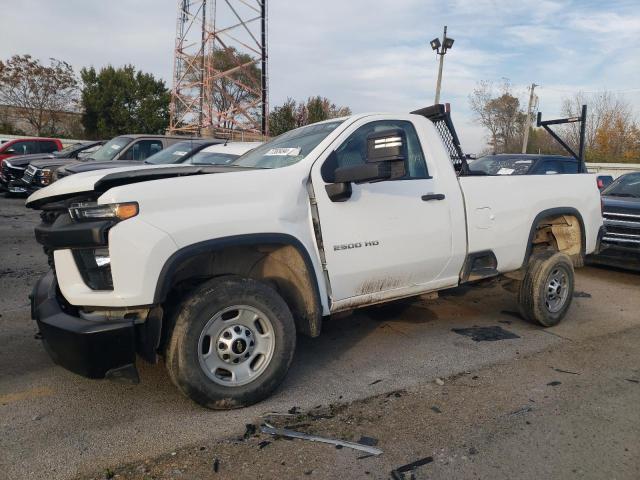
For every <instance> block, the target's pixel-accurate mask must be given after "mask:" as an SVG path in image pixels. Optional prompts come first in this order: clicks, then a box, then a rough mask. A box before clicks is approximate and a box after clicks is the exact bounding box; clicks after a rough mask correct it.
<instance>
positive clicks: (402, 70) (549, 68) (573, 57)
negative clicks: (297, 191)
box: [0, 0, 640, 152]
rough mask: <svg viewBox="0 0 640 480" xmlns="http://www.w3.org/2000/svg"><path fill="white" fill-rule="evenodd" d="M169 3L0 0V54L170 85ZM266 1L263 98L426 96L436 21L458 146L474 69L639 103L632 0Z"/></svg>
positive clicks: (362, 104) (522, 84)
mask: <svg viewBox="0 0 640 480" xmlns="http://www.w3.org/2000/svg"><path fill="white" fill-rule="evenodd" d="M218 1H219V2H220V3H221V4H222V3H223V2H222V0H218ZM177 3H178V2H177V1H176V0H109V1H102V0H101V1H98V0H93V1H91V0H56V1H52V0H21V1H20V2H18V3H16V2H15V1H13V0H11V1H10V0H0V19H1V20H0V24H1V25H2V27H1V28H0V58H3V59H6V58H8V57H10V56H11V55H13V54H26V53H29V54H31V55H33V56H34V57H37V58H40V59H42V60H45V61H46V60H47V59H48V58H49V57H54V58H57V59H61V60H65V61H67V62H69V63H71V64H72V65H73V66H74V67H75V68H77V69H80V68H81V67H83V66H89V65H93V66H95V67H96V68H99V67H101V66H104V65H107V64H112V65H114V66H121V65H124V64H133V65H135V66H136V67H137V68H139V69H141V70H144V71H147V72H151V73H153V74H155V75H156V76H159V77H161V78H162V79H164V80H165V81H166V82H167V85H168V86H171V83H172V80H171V77H172V68H173V48H174V42H175V28H176V14H177ZM268 10H269V26H268V29H269V62H270V63H269V88H270V104H271V106H272V107H273V106H275V105H279V104H281V103H282V102H283V101H284V100H285V99H286V98H287V97H292V98H295V99H298V100H302V99H305V98H307V97H309V96H312V95H322V96H326V97H328V98H330V99H331V100H332V101H333V102H334V103H336V104H338V105H344V106H349V107H350V108H351V109H352V111H353V112H354V113H361V112H379V111H383V112H407V111H410V110H414V109H417V108H421V107H423V106H426V105H430V104H432V103H433V100H434V93H435V84H436V77H437V70H438V59H437V56H436V55H435V54H434V52H432V51H431V48H430V46H429V41H430V40H431V39H433V38H435V37H441V36H442V28H443V26H444V25H447V26H448V35H449V36H450V37H452V38H453V39H455V43H454V46H453V49H451V50H450V51H449V52H448V53H447V55H446V56H445V66H444V75H443V87H442V99H441V100H442V101H443V102H449V103H451V108H452V115H453V120H454V122H455V123H456V126H457V130H458V134H459V136H460V138H461V141H462V143H463V147H464V149H465V151H467V152H479V151H481V150H482V149H483V148H484V147H485V144H486V141H485V140H486V139H485V132H484V131H483V130H482V128H481V127H480V126H479V125H478V124H477V122H476V121H475V120H474V118H473V115H472V113H471V111H470V109H469V100H468V97H469V94H470V93H471V92H472V91H473V89H474V87H475V86H476V85H477V83H478V82H479V81H482V80H484V81H491V82H493V83H495V84H496V85H500V84H501V83H502V82H503V81H504V79H508V80H509V82H510V83H511V84H512V86H513V89H514V91H515V93H516V94H517V95H518V96H519V98H520V99H521V101H522V102H523V103H526V101H527V99H528V93H527V88H528V85H530V84H531V83H532V82H535V83H536V84H538V85H540V86H539V87H537V89H536V93H537V94H538V96H539V108H540V110H541V111H542V112H543V116H544V118H554V117H558V116H560V114H561V111H560V109H561V104H562V99H563V98H565V97H568V96H571V95H572V94H574V93H576V92H578V91H583V92H599V91H602V90H609V91H612V92H614V93H616V94H617V95H619V96H622V97H623V98H624V99H626V100H628V101H629V102H630V103H631V104H632V105H633V107H634V109H635V111H636V113H640V1H638V0H610V1H607V2H602V1H581V0H517V1H516V0H507V1H503V0H440V1H432V0H375V1H374V0H348V1H347V0H322V1H314V2H312V1H309V0H270V1H269V2H268Z"/></svg>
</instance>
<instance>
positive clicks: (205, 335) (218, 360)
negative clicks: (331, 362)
mask: <svg viewBox="0 0 640 480" xmlns="http://www.w3.org/2000/svg"><path fill="white" fill-rule="evenodd" d="M295 346H296V328H295V323H294V320H293V317H292V316H291V312H290V311H289V308H288V307H287V304H286V303H285V302H284V300H283V299H282V297H280V295H278V293H277V292H276V291H275V290H274V289H273V288H271V287H270V286H268V285H266V284H264V283H261V282H258V281H256V280H251V279H246V278H238V277H222V278H218V279H213V280H211V281H209V282H206V283H205V284H203V285H201V286H200V287H199V288H197V289H196V290H195V291H193V292H192V293H191V294H190V295H189V296H188V297H187V298H186V299H185V300H184V301H183V303H182V305H181V307H180V308H179V309H178V313H177V315H176V318H175V325H174V328H173V331H172V333H171V337H170V338H169V341H168V345H167V350H166V357H165V362H166V367H167V370H168V372H169V377H170V378H171V380H172V381H173V383H174V384H175V385H176V386H177V387H178V389H180V391H181V392H182V393H184V394H185V395H186V396H187V397H189V398H191V399H192V400H193V401H195V402H196V403H199V404H200V405H202V406H204V407H207V408H211V409H216V410H226V409H231V408H239V407H244V406H247V405H251V404H253V403H256V402H259V401H261V400H263V399H265V398H267V397H268V396H269V395H271V394H272V393H273V391H274V390H275V389H276V388H277V387H278V385H280V383H281V382H282V380H283V379H284V377H285V376H286V374H287V371H288V369H289V365H290V364H291V361H292V359H293V354H294V351H295Z"/></svg>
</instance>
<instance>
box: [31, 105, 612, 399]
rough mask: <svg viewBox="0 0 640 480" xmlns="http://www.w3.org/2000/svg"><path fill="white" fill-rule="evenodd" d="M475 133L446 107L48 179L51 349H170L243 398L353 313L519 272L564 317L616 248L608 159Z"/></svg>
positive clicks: (46, 289)
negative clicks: (573, 170) (582, 276)
mask: <svg viewBox="0 0 640 480" xmlns="http://www.w3.org/2000/svg"><path fill="white" fill-rule="evenodd" d="M457 138H458V137H457V135H456V134H455V131H454V130H453V124H452V123H451V119H450V116H449V114H448V111H447V110H446V108H445V106H444V105H434V106H432V107H428V108H424V109H421V110H417V111H416V112H413V113H412V114H398V115H393V114H367V115H353V116H350V117H346V118H342V119H334V120H327V121H324V122H321V123H316V124H313V125H308V126H305V127H301V128H299V129H296V130H292V131H290V132H287V133H285V134H283V135H281V136H279V137H277V138H275V139H273V140H272V141H270V142H267V143H265V144H263V145H261V146H259V147H257V148H255V149H253V150H252V151H250V152H248V153H246V154H245V155H242V156H241V157H239V158H237V159H236V160H234V161H233V162H231V163H230V164H228V165H224V166H220V165H213V166H201V165H187V166H182V165H181V166H174V167H170V168H151V169H144V170H143V169H137V170H135V171H124V172H109V171H105V172H98V171H95V172H89V173H85V174H82V175H75V176H71V177H68V178H64V179H62V180H60V181H58V182H55V183H53V184H52V185H50V186H49V187H47V188H44V189H42V190H39V191H38V192H35V193H34V194H32V195H31V196H30V197H29V199H28V200H27V206H28V207H30V208H34V209H37V210H42V211H43V215H42V219H43V221H42V223H41V224H40V225H39V226H38V227H36V230H35V234H36V239H37V240H38V242H40V243H41V244H42V245H43V246H44V247H45V251H47V252H48V253H49V255H50V258H51V259H52V260H51V261H52V263H53V264H54V265H55V269H53V270H52V271H50V272H49V273H47V274H46V275H45V276H44V277H43V278H42V279H40V280H39V281H38V283H37V285H36V286H35V288H34V290H33V294H32V312H33V314H32V315H33V317H34V319H36V321H37V324H38V326H39V329H40V332H41V334H42V335H41V336H42V339H43V341H44V343H45V346H46V349H47V351H48V352H49V353H50V354H51V356H52V358H53V359H54V361H55V362H56V363H58V364H59V365H62V366H63V367H65V368H67V369H69V370H71V371H73V372H76V373H78V374H80V375H84V376H87V377H91V378H104V377H107V378H114V377H118V378H121V379H122V378H129V379H132V380H136V379H137V378H138V376H137V370H136V367H135V362H136V354H138V355H139V356H140V357H141V358H144V359H146V360H147V361H150V362H156V361H158V359H159V357H160V356H163V357H164V363H165V365H166V367H167V369H168V371H169V377H170V378H171V380H172V381H173V382H174V384H175V385H176V386H177V387H178V388H179V389H180V390H181V391H182V392H183V393H184V394H185V395H187V396H189V397H190V398H192V399H193V400H194V401H196V402H198V403H199V404H201V405H204V406H206V407H209V408H217V409H226V408H235V407H241V406H245V405H249V404H252V403H255V402H257V401H260V400H262V399H264V398H265V397H267V396H269V395H270V394H271V393H272V392H273V391H274V390H275V389H276V388H277V386H278V385H279V384H280V383H281V382H282V380H283V379H284V377H285V375H286V373H287V370H288V368H289V365H290V364H291V361H292V359H293V355H294V351H295V347H296V334H303V335H307V336H311V337H315V336H317V335H319V334H320V331H321V326H322V322H323V319H324V318H326V317H328V316H329V315H332V314H334V313H339V312H345V311H351V310H353V309H356V308H360V307H365V306H369V305H374V304H379V303H384V302H388V301H391V300H395V299H400V298H406V297H410V296H414V295H420V294H423V293H428V292H437V291H439V290H444V289H448V288H454V287H457V286H458V285H461V284H469V283H473V282H476V281H480V280H484V279H489V278H499V279H500V280H501V281H502V282H503V284H504V286H505V288H507V289H509V290H510V291H513V292H515V293H516V294H517V299H518V302H519V304H520V308H521V311H522V313H523V315H524V316H525V317H526V318H527V319H529V320H531V321H536V322H538V323H539V324H540V325H542V326H544V327H549V326H553V325H556V324H557V323H558V322H560V321H561V320H562V318H563V317H564V316H565V314H566V313H567V311H568V309H569V307H570V305H571V301H572V297H573V288H574V267H576V266H580V265H581V264H582V262H583V258H584V255H585V254H589V253H592V252H594V251H595V250H596V248H597V243H598V238H599V235H600V232H601V228H602V216H601V211H600V192H599V191H598V189H597V187H596V182H595V175H588V174H580V175H562V176H560V175H547V176H528V175H526V176H517V177H511V178H508V179H507V178H504V177H501V176H474V175H466V173H467V172H466V164H465V161H466V160H465V157H464V155H463V154H462V152H461V150H460V147H459V144H458V142H457ZM56 215H57V216H56ZM380 355H381V357H382V356H384V355H392V353H389V352H387V353H385V352H381V354H380ZM381 361H384V360H383V358H381Z"/></svg>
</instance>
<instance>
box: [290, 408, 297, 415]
mask: <svg viewBox="0 0 640 480" xmlns="http://www.w3.org/2000/svg"><path fill="white" fill-rule="evenodd" d="M299 411H300V409H299V408H298V407H291V408H290V409H289V413H290V414H291V415H295V414H297V413H298V412H299Z"/></svg>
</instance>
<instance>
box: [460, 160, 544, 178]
mask: <svg viewBox="0 0 640 480" xmlns="http://www.w3.org/2000/svg"><path fill="white" fill-rule="evenodd" d="M532 165H533V159H531V158H522V157H517V156H515V157H502V156H500V157H498V156H494V155H488V156H486V157H482V158H479V159H477V160H474V161H473V162H471V163H470V164H469V170H471V171H472V172H478V173H484V174H485V175H526V174H527V172H528V171H529V169H530V168H531V166H532Z"/></svg>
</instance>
